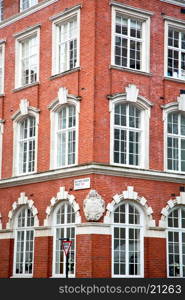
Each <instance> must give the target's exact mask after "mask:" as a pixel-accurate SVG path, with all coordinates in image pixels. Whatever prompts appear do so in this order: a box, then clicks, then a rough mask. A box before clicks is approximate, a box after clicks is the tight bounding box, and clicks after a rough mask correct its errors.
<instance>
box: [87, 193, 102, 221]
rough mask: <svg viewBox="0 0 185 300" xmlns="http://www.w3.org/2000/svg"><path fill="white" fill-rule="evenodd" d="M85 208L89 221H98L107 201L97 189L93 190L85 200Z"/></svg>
mask: <svg viewBox="0 0 185 300" xmlns="http://www.w3.org/2000/svg"><path fill="white" fill-rule="evenodd" d="M83 208H84V214H85V217H86V219H87V220H88V221H98V220H99V219H100V218H101V217H102V216H103V214H104V212H105V201H104V200H103V199H102V197H101V196H100V195H99V194H98V193H97V191H96V190H91V191H90V192H89V194H88V195H87V197H86V199H85V200H84V203H83Z"/></svg>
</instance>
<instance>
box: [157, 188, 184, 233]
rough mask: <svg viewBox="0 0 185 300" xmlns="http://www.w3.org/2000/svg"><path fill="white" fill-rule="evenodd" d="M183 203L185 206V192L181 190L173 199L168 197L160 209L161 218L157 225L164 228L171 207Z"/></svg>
mask: <svg viewBox="0 0 185 300" xmlns="http://www.w3.org/2000/svg"><path fill="white" fill-rule="evenodd" d="M178 205H184V207H185V192H181V193H180V196H177V197H176V198H175V199H170V200H168V201H167V204H166V206H165V207H163V209H162V210H161V219H160V221H159V227H161V228H164V229H166V228H167V222H166V220H167V218H168V215H169V213H170V211H171V209H173V208H175V206H178Z"/></svg>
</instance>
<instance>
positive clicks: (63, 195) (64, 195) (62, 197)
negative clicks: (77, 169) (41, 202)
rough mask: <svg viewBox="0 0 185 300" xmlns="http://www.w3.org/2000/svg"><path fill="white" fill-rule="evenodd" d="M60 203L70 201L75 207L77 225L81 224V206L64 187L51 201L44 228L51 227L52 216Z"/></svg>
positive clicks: (47, 209)
mask: <svg viewBox="0 0 185 300" xmlns="http://www.w3.org/2000/svg"><path fill="white" fill-rule="evenodd" d="M60 201H68V202H69V204H70V205H71V206H72V207H73V209H74V212H75V218H76V220H75V223H76V224H79V223H81V216H80V212H79V211H80V206H79V204H78V203H77V202H76V201H75V197H74V195H70V194H69V193H68V191H66V190H65V187H64V186H62V187H60V189H59V192H58V193H57V195H56V197H52V198H51V200H50V205H49V206H48V207H47V208H46V219H45V220H44V226H50V225H51V215H52V212H53V210H54V208H55V207H56V205H57V204H58V203H59V202H60Z"/></svg>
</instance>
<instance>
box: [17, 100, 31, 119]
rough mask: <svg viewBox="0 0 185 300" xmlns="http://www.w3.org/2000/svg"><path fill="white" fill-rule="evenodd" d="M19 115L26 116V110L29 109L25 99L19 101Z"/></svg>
mask: <svg viewBox="0 0 185 300" xmlns="http://www.w3.org/2000/svg"><path fill="white" fill-rule="evenodd" d="M19 108H20V112H21V115H23V116H24V115H27V114H28V108H29V101H28V100H27V99H21V101H20V104H19Z"/></svg>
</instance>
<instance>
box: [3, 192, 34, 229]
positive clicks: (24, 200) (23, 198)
mask: <svg viewBox="0 0 185 300" xmlns="http://www.w3.org/2000/svg"><path fill="white" fill-rule="evenodd" d="M22 205H27V206H28V208H29V209H30V210H31V211H32V214H33V216H34V225H35V226H39V219H38V216H37V215H38V210H37V208H36V207H35V206H34V201H33V200H31V199H30V200H29V199H28V197H27V196H26V194H25V193H24V192H22V193H20V197H19V198H18V200H17V201H15V202H13V204H12V210H10V211H9V213H8V218H9V220H8V223H7V224H6V229H11V228H12V225H13V218H14V215H15V213H16V211H17V209H18V208H19V207H21V206H22Z"/></svg>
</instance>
